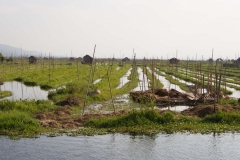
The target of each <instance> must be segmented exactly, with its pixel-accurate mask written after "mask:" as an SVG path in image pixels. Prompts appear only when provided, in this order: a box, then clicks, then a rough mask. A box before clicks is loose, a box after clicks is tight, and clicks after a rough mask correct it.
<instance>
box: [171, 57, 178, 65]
mask: <svg viewBox="0 0 240 160" xmlns="http://www.w3.org/2000/svg"><path fill="white" fill-rule="evenodd" d="M179 62H180V60H178V59H177V58H171V59H170V60H169V63H170V64H178V63H179Z"/></svg>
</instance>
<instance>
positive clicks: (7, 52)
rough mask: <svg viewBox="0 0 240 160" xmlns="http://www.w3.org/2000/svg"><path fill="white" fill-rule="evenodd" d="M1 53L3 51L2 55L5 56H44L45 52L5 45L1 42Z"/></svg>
mask: <svg viewBox="0 0 240 160" xmlns="http://www.w3.org/2000/svg"><path fill="white" fill-rule="evenodd" d="M0 53H2V55H3V56H4V57H11V56H13V57H19V56H21V55H22V56H30V55H32V56H37V57H38V56H42V55H43V54H42V53H40V52H37V51H27V50H24V49H21V48H18V47H12V46H9V45H5V44H0Z"/></svg>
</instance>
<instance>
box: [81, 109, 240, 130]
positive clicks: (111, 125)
mask: <svg viewBox="0 0 240 160" xmlns="http://www.w3.org/2000/svg"><path fill="white" fill-rule="evenodd" d="M239 122H240V114H239V113H225V112H217V113H216V114H213V115H207V116H206V117H204V118H194V117H186V116H182V115H179V114H177V115H174V114H172V113H170V112H165V113H164V114H162V115H160V114H158V113H157V112H156V111H155V110H148V109H147V110H141V111H136V110H134V111H132V112H131V113H130V114H128V115H123V116H120V117H110V118H103V119H91V120H89V121H87V122H86V123H85V126H86V127H91V128H98V129H106V130H108V131H109V132H128V133H134V134H156V133H159V132H164V133H174V132H190V133H211V132H218V133H221V132H228V131H232V132H239V131H240V123H239Z"/></svg>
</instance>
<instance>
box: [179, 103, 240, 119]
mask: <svg viewBox="0 0 240 160" xmlns="http://www.w3.org/2000/svg"><path fill="white" fill-rule="evenodd" d="M215 109H216V111H217V110H221V111H224V112H232V111H236V112H240V107H239V106H231V105H216V108H215ZM181 113H182V114H183V115H186V116H198V117H204V116H206V115H208V114H214V113H215V112H214V105H204V106H195V107H190V108H188V109H186V110H184V111H182V112H181Z"/></svg>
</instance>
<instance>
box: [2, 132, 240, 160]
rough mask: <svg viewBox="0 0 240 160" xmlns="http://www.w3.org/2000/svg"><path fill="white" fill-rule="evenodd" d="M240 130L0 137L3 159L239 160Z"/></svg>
mask: <svg viewBox="0 0 240 160" xmlns="http://www.w3.org/2000/svg"><path fill="white" fill-rule="evenodd" d="M239 150H240V134H239V133H234V134H231V133H223V134H220V135H218V134H203V135H202V134H188V133H175V134H157V135H155V136H144V135H140V136H131V135H128V134H118V133H117V134H107V135H95V136H77V137H68V136H65V135H63V136H59V137H54V138H49V137H45V136H41V137H40V138H37V139H25V138H23V139H20V140H10V139H9V138H7V137H6V136H1V137H0V159H4V160H5V159H8V160H16V159H17V160H32V159H36V160H38V159H39V160H40V159H71V160H74V159H77V160H79V159H84V160H92V159H99V160H100V159H104V160H112V159H114V160H123V159H125V160H146V159H151V160H159V159H164V160H165V159H166V160H170V159H171V160H178V159H179V160H180V159H181V160H182V159H184V160H185V159H189V160H191V159H198V160H213V159H217V160H226V159H231V160H238V159H239V157H240V152H239Z"/></svg>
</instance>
